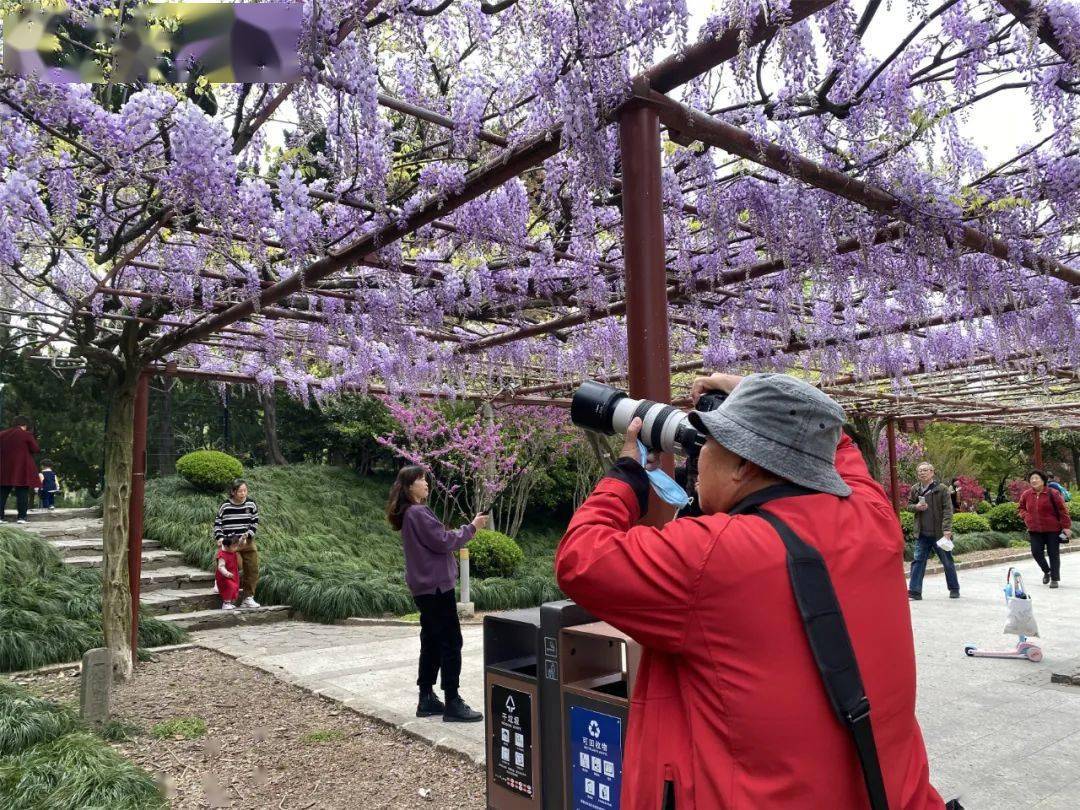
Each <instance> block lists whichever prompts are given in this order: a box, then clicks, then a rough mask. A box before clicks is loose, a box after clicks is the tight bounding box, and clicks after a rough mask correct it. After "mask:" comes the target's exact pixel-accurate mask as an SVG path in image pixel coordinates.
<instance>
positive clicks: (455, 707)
mask: <svg viewBox="0 0 1080 810" xmlns="http://www.w3.org/2000/svg"><path fill="white" fill-rule="evenodd" d="M428 490H429V487H428V482H427V475H426V474H425V472H424V468H423V467H419V466H409V467H403V468H402V469H401V470H400V471H399V472H398V475H397V479H396V480H395V481H394V485H393V486H392V487H391V488H390V500H389V502H388V504H387V507H386V517H387V519H388V520H389V521H390V525H391V526H393V527H394V529H395V530H397V531H400V532H401V542H402V547H403V549H404V552H405V584H406V585H408V586H409V591H410V592H411V593H412V596H413V601H414V602H415V603H416V608H417V610H419V611H420V666H419V675H418V677H417V679H416V685H417V686H418V687H419V688H420V700H419V702H418V703H417V706H416V716H417V717H431V716H433V715H437V714H441V715H442V716H443V720H444V721H446V722H449V723H474V722H478V721H480V720H483V719H484V715H483V714H481V713H480V712H477V711H473V709H471V708H470V707H469V705H468V704H466V703H465V701H464V700H462V699H461V696H460V695H459V694H458V686H459V679H460V675H461V645H462V640H461V622H460V621H459V619H458V614H457V604H456V601H455V598H454V585H455V583H456V582H457V574H458V571H457V560H456V559H455V558H454V552H455V551H457V550H458V549H459V548H462V547H463V546H465V545H466V544H467V543H468V542H469V541H470V540H472V539H473V537H474V536H475V535H476V531H477V529H482V528H484V527H485V526H487V515H477V516H476V517H474V518H473V519H472V522H471V523H466V524H465V525H464V526H462V527H461V528H460V529H457V530H456V531H450V530H449V529H447V528H446V527H445V526H443V524H442V522H441V521H440V520H439V519H438V518H437V517H435V514H434V513H433V512H432V511H431V510H430V509H429V508H428V507H427V505H426V504H427V497H428ZM440 670H441V671H442V690H443V695H444V696H445V697H446V703H445V704H444V703H443V702H442V701H441V700H439V698H438V697H437V696H436V695H435V679H436V677H437V676H438V675H439V672H440Z"/></svg>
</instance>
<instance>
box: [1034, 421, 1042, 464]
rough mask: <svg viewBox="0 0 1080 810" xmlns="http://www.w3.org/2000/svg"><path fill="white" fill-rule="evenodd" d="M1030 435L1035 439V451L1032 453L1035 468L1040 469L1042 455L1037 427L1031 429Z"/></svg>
mask: <svg viewBox="0 0 1080 810" xmlns="http://www.w3.org/2000/svg"><path fill="white" fill-rule="evenodd" d="M1031 436H1032V438H1033V439H1034V440H1035V452H1034V453H1033V454H1032V456H1033V460H1034V463H1035V469H1036V470H1041V469H1042V468H1043V456H1042V434H1041V433H1040V432H1039V429H1038V428H1032V429H1031Z"/></svg>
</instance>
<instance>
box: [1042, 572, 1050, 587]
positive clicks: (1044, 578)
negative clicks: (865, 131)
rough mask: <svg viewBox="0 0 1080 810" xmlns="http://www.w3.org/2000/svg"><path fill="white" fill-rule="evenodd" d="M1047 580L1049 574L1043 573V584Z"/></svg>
mask: <svg viewBox="0 0 1080 810" xmlns="http://www.w3.org/2000/svg"><path fill="white" fill-rule="evenodd" d="M1049 581H1050V575H1049V574H1043V585H1045V584H1046V583H1048V582H1049Z"/></svg>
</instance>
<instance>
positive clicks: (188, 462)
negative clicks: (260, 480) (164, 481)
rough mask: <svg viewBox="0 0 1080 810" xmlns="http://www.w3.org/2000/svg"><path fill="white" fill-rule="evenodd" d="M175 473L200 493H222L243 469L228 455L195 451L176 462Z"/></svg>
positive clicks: (208, 451)
mask: <svg viewBox="0 0 1080 810" xmlns="http://www.w3.org/2000/svg"><path fill="white" fill-rule="evenodd" d="M176 472H177V474H178V475H179V476H180V477H181V478H183V479H184V480H185V481H187V482H188V483H189V484H191V486H193V487H194V488H195V489H197V490H199V491H200V492H224V491H225V490H226V489H228V487H229V484H231V483H232V480H233V479H234V478H239V477H240V475H241V474H242V473H243V472H244V467H243V465H242V464H240V462H239V461H237V460H236V459H235V458H233V457H232V456H230V455H229V454H228V453H222V452H220V451H218V450H196V451H194V452H193V453H188V454H187V455H184V456H180V458H178V459H177V460H176Z"/></svg>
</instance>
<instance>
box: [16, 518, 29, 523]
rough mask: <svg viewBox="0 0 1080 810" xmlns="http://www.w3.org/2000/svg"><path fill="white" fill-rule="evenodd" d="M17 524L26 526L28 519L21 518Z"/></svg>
mask: <svg viewBox="0 0 1080 810" xmlns="http://www.w3.org/2000/svg"><path fill="white" fill-rule="evenodd" d="M15 522H16V523H18V524H20V525H21V524H24V523H26V519H25V518H19V519H18V520H16V521H15Z"/></svg>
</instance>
